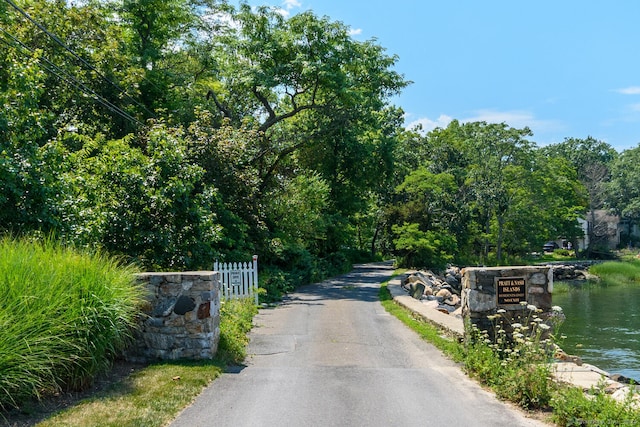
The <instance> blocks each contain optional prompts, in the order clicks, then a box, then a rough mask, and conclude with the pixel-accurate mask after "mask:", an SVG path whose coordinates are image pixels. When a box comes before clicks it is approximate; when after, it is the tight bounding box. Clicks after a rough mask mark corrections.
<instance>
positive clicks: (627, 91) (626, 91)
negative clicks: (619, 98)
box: [616, 86, 640, 95]
mask: <svg viewBox="0 0 640 427" xmlns="http://www.w3.org/2000/svg"><path fill="white" fill-rule="evenodd" d="M616 92H618V93H621V94H623V95H640V86H629V87H625V88H622V89H616Z"/></svg>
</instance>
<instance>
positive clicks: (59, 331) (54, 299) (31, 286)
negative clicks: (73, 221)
mask: <svg viewBox="0 0 640 427" xmlns="http://www.w3.org/2000/svg"><path fill="white" fill-rule="evenodd" d="M135 272H136V270H135V269H134V268H133V267H132V266H125V265H122V264H120V263H119V262H118V261H117V260H115V259H113V258H109V257H107V256H104V255H101V254H93V255H87V254H82V253H79V252H77V251H74V250H72V249H70V248H65V247H61V246H59V245H56V244H55V243H54V242H52V241H50V240H49V241H46V242H43V243H37V242H29V241H26V240H14V239H10V238H4V239H2V240H0V305H1V306H2V307H3V309H2V311H0V408H3V409H6V408H8V407H11V406H17V405H18V404H19V403H20V402H21V401H23V400H25V399H27V398H31V397H40V396H42V395H46V394H48V393H53V392H56V391H58V390H61V389H79V388H82V387H84V386H86V385H88V384H90V383H91V381H92V379H93V377H94V376H95V375H97V374H98V373H100V372H104V371H105V370H106V369H107V368H108V367H109V366H110V363H111V360H112V358H113V357H115V356H116V355H118V353H119V352H120V351H121V350H122V349H123V347H124V346H125V345H126V343H127V342H128V340H129V338H130V332H131V328H132V327H133V326H134V325H135V316H136V315H137V313H138V308H139V304H140V301H141V297H142V290H141V289H140V288H139V287H137V286H134V274H135Z"/></svg>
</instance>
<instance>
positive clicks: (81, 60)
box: [5, 0, 156, 117]
mask: <svg viewBox="0 0 640 427" xmlns="http://www.w3.org/2000/svg"><path fill="white" fill-rule="evenodd" d="M5 2H6V3H8V4H9V6H11V7H13V8H14V9H15V10H16V11H18V13H20V14H21V15H22V16H24V17H25V18H27V20H29V22H31V23H32V24H33V25H35V26H36V27H38V28H39V29H40V31H42V32H43V33H45V34H46V35H48V36H49V37H50V38H51V39H52V40H54V41H55V42H56V43H57V44H58V45H60V46H61V47H62V48H63V49H64V50H66V51H67V52H69V53H70V54H71V55H72V56H73V57H74V58H76V59H77V60H78V61H80V62H81V63H82V64H84V65H85V66H87V67H89V69H91V70H92V71H94V72H95V73H96V74H97V75H98V76H100V77H101V78H102V79H104V80H105V81H107V82H108V83H109V84H111V85H112V86H113V87H115V88H116V89H118V90H119V91H120V92H121V93H122V94H124V96H126V97H127V98H128V99H129V100H131V101H132V102H133V103H134V104H136V105H137V106H139V107H141V108H142V109H144V110H145V111H146V112H147V113H148V114H149V115H150V116H151V117H156V115H155V114H154V113H153V112H152V111H150V110H149V109H148V108H147V107H145V106H144V105H143V104H141V103H140V102H138V101H137V100H136V99H135V98H133V97H132V96H131V95H129V94H128V93H127V91H125V90H124V89H123V88H121V87H120V86H118V84H116V83H114V82H113V81H111V80H110V79H109V78H108V77H106V76H105V75H104V74H102V73H101V72H100V71H98V70H97V69H96V68H95V67H94V66H93V65H91V64H90V63H89V62H87V61H86V60H85V59H84V58H82V57H81V56H80V55H78V54H77V53H75V52H74V51H73V49H71V48H70V47H69V46H67V45H66V44H65V43H64V42H63V41H62V40H60V38H59V37H58V36H56V35H55V34H53V33H51V32H50V31H49V30H47V29H46V28H45V27H44V26H43V25H42V24H40V23H39V22H37V21H36V20H35V19H33V18H32V17H31V16H30V15H29V14H28V13H27V12H25V11H24V10H23V9H22V8H21V7H20V6H18V5H17V4H15V3H14V2H13V0H5Z"/></svg>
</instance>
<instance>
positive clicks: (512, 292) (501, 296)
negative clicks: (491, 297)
mask: <svg viewBox="0 0 640 427" xmlns="http://www.w3.org/2000/svg"><path fill="white" fill-rule="evenodd" d="M495 280H496V294H497V295H498V305H513V304H520V303H521V302H522V301H525V302H526V301H527V284H526V281H525V279H524V277H496V279H495Z"/></svg>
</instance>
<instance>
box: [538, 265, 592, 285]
mask: <svg viewBox="0 0 640 427" xmlns="http://www.w3.org/2000/svg"><path fill="white" fill-rule="evenodd" d="M546 265H547V266H549V267H553V280H556V281H563V282H572V281H584V280H598V276H595V275H593V274H590V273H589V272H588V271H587V270H588V269H589V267H591V266H592V265H593V262H590V261H584V262H573V263H549V264H546Z"/></svg>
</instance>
